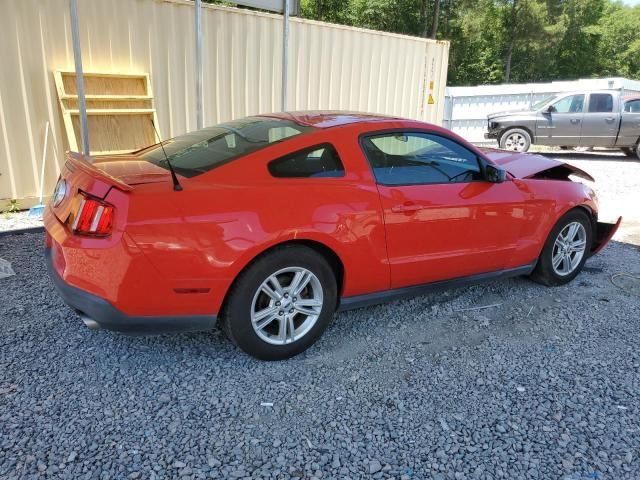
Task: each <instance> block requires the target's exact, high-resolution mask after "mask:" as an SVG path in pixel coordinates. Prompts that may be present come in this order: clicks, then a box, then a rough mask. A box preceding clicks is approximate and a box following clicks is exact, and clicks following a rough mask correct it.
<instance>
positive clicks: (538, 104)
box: [531, 95, 558, 110]
mask: <svg viewBox="0 0 640 480" xmlns="http://www.w3.org/2000/svg"><path fill="white" fill-rule="evenodd" d="M555 98H558V95H551V96H550V97H547V98H545V99H543V100H540V101H539V102H536V103H534V104H533V105H531V110H540V109H541V108H542V107H544V106H545V105H546V104H547V103H549V102H551V101H552V100H553V99H555Z"/></svg>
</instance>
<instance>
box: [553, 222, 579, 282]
mask: <svg viewBox="0 0 640 480" xmlns="http://www.w3.org/2000/svg"><path fill="white" fill-rule="evenodd" d="M586 249H587V232H586V230H585V228H584V226H583V225H582V223H580V222H571V223H569V224H568V225H566V226H565V227H564V228H563V229H562V230H560V233H559V234H558V236H557V237H556V241H555V243H554V245H553V251H552V255H551V265H552V267H553V271H554V272H555V273H556V274H557V275H559V276H561V277H565V276H567V275H570V274H571V273H572V272H573V271H574V270H575V269H576V268H577V267H578V265H580V262H581V260H582V257H583V256H584V254H585V251H586Z"/></svg>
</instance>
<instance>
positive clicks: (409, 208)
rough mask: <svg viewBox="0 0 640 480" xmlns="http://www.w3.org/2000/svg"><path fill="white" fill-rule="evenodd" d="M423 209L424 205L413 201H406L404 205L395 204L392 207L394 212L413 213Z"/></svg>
mask: <svg viewBox="0 0 640 480" xmlns="http://www.w3.org/2000/svg"><path fill="white" fill-rule="evenodd" d="M418 210H422V206H421V205H418V204H417V203H413V202H405V203H403V204H402V205H395V206H393V207H391V211H392V212H393V213H411V212H417V211H418Z"/></svg>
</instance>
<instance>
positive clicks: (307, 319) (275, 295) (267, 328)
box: [251, 267, 323, 345]
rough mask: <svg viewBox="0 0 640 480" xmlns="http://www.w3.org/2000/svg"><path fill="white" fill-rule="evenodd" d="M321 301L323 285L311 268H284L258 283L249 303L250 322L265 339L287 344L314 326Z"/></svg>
mask: <svg viewBox="0 0 640 480" xmlns="http://www.w3.org/2000/svg"><path fill="white" fill-rule="evenodd" d="M322 305H323V291H322V285H321V283H320V280H319V279H318V277H317V276H316V275H315V274H314V273H313V272H312V271H310V270H308V269H306V268H303V267H288V268H283V269H281V270H278V271H277V272H275V273H273V274H272V275H270V276H269V277H268V278H267V279H265V280H264V281H263V282H262V284H261V285H260V286H259V287H258V290H257V291H256V293H255V295H254V296H253V301H252V303H251V325H252V326H253V330H254V331H255V333H256V334H257V335H258V337H260V339H262V340H264V341H265V342H267V343H270V344H272V345H286V344H290V343H293V342H296V341H298V340H300V339H301V338H302V337H304V336H305V335H306V334H307V333H308V332H309V331H310V330H311V329H312V328H313V326H314V325H315V324H316V322H317V321H318V317H319V316H320V313H321V312H322Z"/></svg>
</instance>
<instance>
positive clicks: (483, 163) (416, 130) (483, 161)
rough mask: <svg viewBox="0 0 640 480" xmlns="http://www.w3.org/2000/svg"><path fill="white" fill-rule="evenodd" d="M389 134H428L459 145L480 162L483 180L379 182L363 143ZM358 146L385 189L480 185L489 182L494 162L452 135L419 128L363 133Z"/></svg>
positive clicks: (389, 129) (373, 173) (359, 137)
mask: <svg viewBox="0 0 640 480" xmlns="http://www.w3.org/2000/svg"><path fill="white" fill-rule="evenodd" d="M387 133H421V134H427V135H433V136H434V137H441V138H445V139H447V140H450V141H452V142H454V143H456V144H457V145H459V146H460V147H462V148H464V149H465V150H468V151H469V152H471V153H472V154H473V155H474V156H475V157H476V160H477V161H478V166H479V167H480V173H481V174H482V179H480V180H471V181H469V182H429V183H426V182H414V183H383V182H379V181H378V179H377V178H376V173H375V171H374V169H373V166H372V165H371V162H370V161H369V157H367V151H366V149H365V146H364V145H363V141H364V140H365V139H367V138H369V137H377V136H380V135H384V134H387ZM358 144H359V145H360V150H361V151H362V155H364V158H365V160H366V162H367V165H368V166H369V170H370V171H371V175H373V179H374V180H375V182H376V185H383V186H385V187H411V186H414V185H455V184H466V183H478V182H488V180H487V164H491V165H493V163H492V162H490V161H488V160H487V159H486V158H484V156H482V155H480V154H478V153H476V152H474V151H473V150H470V149H469V148H468V147H467V146H466V145H463V144H462V143H460V141H459V140H457V139H455V138H453V137H451V136H450V135H446V134H443V133H440V132H434V131H433V130H422V129H419V128H388V129H384V130H376V131H370V132H365V133H361V134H360V135H359V136H358Z"/></svg>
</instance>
